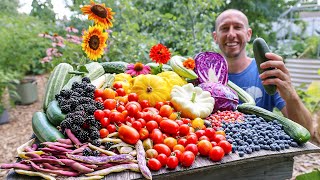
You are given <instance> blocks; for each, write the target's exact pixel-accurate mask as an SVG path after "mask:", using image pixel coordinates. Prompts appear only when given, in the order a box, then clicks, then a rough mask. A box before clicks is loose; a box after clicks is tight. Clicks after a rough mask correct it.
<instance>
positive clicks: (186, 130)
mask: <svg viewBox="0 0 320 180" xmlns="http://www.w3.org/2000/svg"><path fill="white" fill-rule="evenodd" d="M189 130H190V129H189V126H188V125H186V124H182V125H181V126H180V127H179V135H180V136H186V135H188V134H189Z"/></svg>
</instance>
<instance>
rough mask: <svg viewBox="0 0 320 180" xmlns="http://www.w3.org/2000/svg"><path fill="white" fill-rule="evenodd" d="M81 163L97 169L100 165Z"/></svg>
mask: <svg viewBox="0 0 320 180" xmlns="http://www.w3.org/2000/svg"><path fill="white" fill-rule="evenodd" d="M80 164H81V165H83V166H85V167H88V168H91V169H95V168H97V167H98V165H95V164H87V163H81V162H80Z"/></svg>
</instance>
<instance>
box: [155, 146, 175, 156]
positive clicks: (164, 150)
mask: <svg viewBox="0 0 320 180" xmlns="http://www.w3.org/2000/svg"><path fill="white" fill-rule="evenodd" d="M153 149H155V150H156V151H157V152H158V153H159V154H161V153H163V154H165V155H166V156H170V154H171V150H170V148H169V147H168V146H167V145H165V144H156V145H154V146H153Z"/></svg>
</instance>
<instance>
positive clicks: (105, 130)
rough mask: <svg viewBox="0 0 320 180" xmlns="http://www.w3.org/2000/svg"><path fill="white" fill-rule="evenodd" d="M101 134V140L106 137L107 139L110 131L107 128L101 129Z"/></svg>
mask: <svg viewBox="0 0 320 180" xmlns="http://www.w3.org/2000/svg"><path fill="white" fill-rule="evenodd" d="M99 132H100V137H101V138H105V137H107V136H108V135H109V131H108V130H107V129H106V128H102V129H100V130H99Z"/></svg>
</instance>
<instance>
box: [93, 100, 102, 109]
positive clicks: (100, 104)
mask: <svg viewBox="0 0 320 180" xmlns="http://www.w3.org/2000/svg"><path fill="white" fill-rule="evenodd" d="M94 105H95V106H96V108H97V109H101V110H103V109H104V106H103V103H102V102H100V101H96V102H95V103H94Z"/></svg>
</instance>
